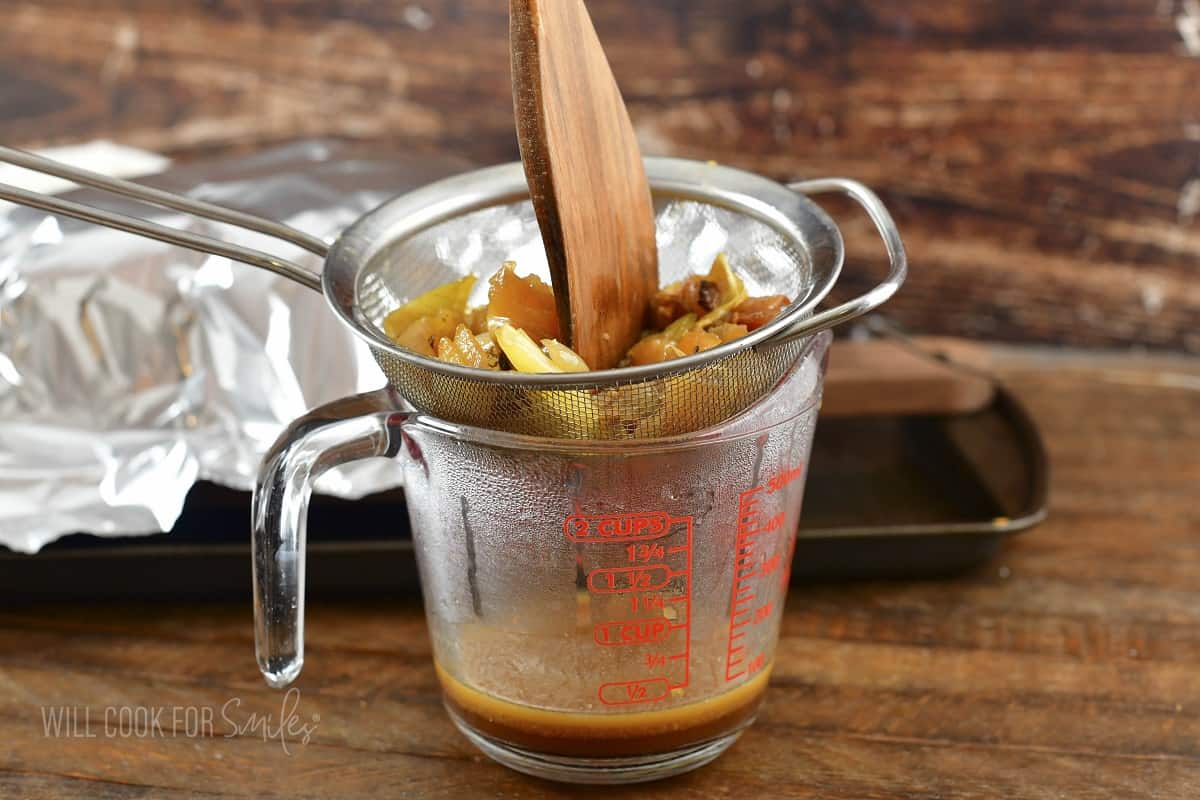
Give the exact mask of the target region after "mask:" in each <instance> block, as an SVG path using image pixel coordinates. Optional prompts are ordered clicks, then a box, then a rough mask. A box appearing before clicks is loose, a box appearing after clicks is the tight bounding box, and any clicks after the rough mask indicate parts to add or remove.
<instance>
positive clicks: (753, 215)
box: [0, 147, 906, 439]
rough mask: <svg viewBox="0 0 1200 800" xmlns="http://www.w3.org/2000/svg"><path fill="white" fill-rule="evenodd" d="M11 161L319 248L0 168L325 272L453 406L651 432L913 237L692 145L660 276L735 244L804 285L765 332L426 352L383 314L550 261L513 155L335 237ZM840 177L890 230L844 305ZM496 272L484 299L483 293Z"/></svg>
mask: <svg viewBox="0 0 1200 800" xmlns="http://www.w3.org/2000/svg"><path fill="white" fill-rule="evenodd" d="M0 161H6V162H9V163H12V164H16V165H17V166H21V167H25V168H27V169H31V170H34V171H37V172H42V173H45V174H49V175H54V176H57V177H60V178H65V179H67V180H70V181H73V182H75V183H78V184H81V185H85V186H91V187H94V188H97V189H103V190H107V191H111V192H113V193H116V194H120V195H123V196H126V197H131V198H134V199H137V200H140V201H144V202H146V203H149V204H152V205H158V206H163V207H167V208H172V209H175V210H179V211H184V212H188V213H192V214H195V215H197V216H201V217H205V218H208V219H213V220H216V221H219V222H224V223H228V224H232V225H236V226H239V227H242V228H246V229H248V230H252V231H256V232H258V233H262V234H265V235H268V236H272V237H275V238H278V239H281V240H284V241H287V242H290V243H292V244H295V245H298V246H300V247H302V248H304V249H306V250H308V251H310V252H312V253H315V254H317V255H319V256H322V257H323V258H325V265H324V269H323V271H322V273H321V274H320V275H319V276H318V275H316V274H314V273H313V272H312V271H310V270H309V269H308V268H306V267H303V266H301V265H299V264H295V263H293V262H290V261H288V260H286V259H283V258H279V257H276V256H273V255H270V254H268V253H265V252H262V251H257V250H252V249H248V248H244V247H241V246H236V245H232V244H229V243H227V242H222V241H220V240H217V239H212V238H209V237H205V236H200V235H197V234H193V233H189V232H186V231H181V230H176V229H172V228H167V227H165V226H162V225H159V224H157V223H154V222H150V221H147V220H143V219H136V218H132V217H127V216H124V215H120V214H115V213H112V212H107V211H103V210H100V209H96V208H93V207H90V206H85V205H81V204H79V203H75V202H72V201H69V200H64V199H62V198H56V197H49V196H45V195H39V194H35V193H32V192H27V191H24V190H22V189H18V188H16V187H12V186H7V185H3V184H0V199H5V200H10V201H12V202H16V203H20V204H23V205H28V206H32V207H34V208H39V209H42V210H45V211H50V212H54V213H59V214H63V215H65V216H70V217H75V218H78V219H83V220H86V221H90V222H96V223H99V224H101V225H106V226H108V227H112V228H117V229H120V230H125V231H129V232H132V233H137V234H140V235H143V236H148V237H150V238H154V239H158V240H160V241H165V242H169V243H172V244H177V245H181V246H183V247H188V248H191V249H194V250H199V251H202V252H207V253H212V254H215V255H220V256H225V257H228V258H231V259H234V260H237V261H241V262H244V263H248V264H252V265H254V266H258V267H261V268H264V269H268V270H271V271H273V272H277V273H279V274H282V275H285V276H286V277H289V278H292V279H293V280H296V281H299V282H300V283H303V284H304V285H306V286H309V287H310V288H313V289H318V290H323V291H324V293H325V296H326V299H327V300H328V302H329V304H330V306H331V307H332V308H333V310H334V311H335V313H337V315H338V316H339V317H340V318H341V319H342V320H343V321H344V322H346V324H348V325H349V326H350V327H351V329H352V330H353V331H354V333H355V335H357V336H358V337H360V338H362V339H364V340H365V341H366V342H367V343H368V345H369V346H370V348H371V351H372V353H373V354H374V356H375V359H376V361H377V362H378V363H379V366H380V367H381V368H382V369H383V372H384V373H385V374H386V375H387V377H388V380H389V381H390V382H391V384H392V386H393V387H395V389H396V390H398V392H399V393H400V394H401V395H402V396H403V397H404V398H405V399H406V400H407V401H408V402H409V403H411V404H412V405H413V406H414V407H415V408H417V409H418V410H420V411H424V412H426V413H429V414H432V415H434V416H437V417H440V418H442V419H445V420H448V421H450V422H454V423H459V424H466V425H473V426H477V427H484V428H490V429H494V430H503V431H508V432H512V433H523V434H530V435H537V436H550V437H561V438H575V439H641V438H656V437H660V436H667V435H673V434H680V433H688V432H692V431H696V430H700V429H702V428H706V427H709V426H711V425H715V424H717V423H719V422H721V421H723V420H725V419H728V418H729V417H731V416H733V415H734V414H736V413H738V412H739V411H742V410H743V409H745V408H747V407H748V406H750V405H751V404H752V403H753V402H754V401H755V400H757V399H758V398H759V397H761V396H762V395H764V394H765V393H766V392H767V391H769V390H770V389H771V388H772V387H773V386H774V385H775V384H776V383H778V381H779V380H780V378H781V377H782V376H783V375H784V374H785V373H786V372H787V370H788V368H789V367H790V366H791V365H792V364H793V363H794V362H795V360H796V358H797V356H798V355H799V354H800V352H801V351H802V349H803V345H804V339H805V338H806V337H808V336H809V335H811V334H813V333H815V332H817V331H819V330H823V329H825V328H829V327H831V326H833V325H836V324H838V323H841V322H843V321H845V320H848V319H852V318H854V317H856V316H859V315H861V314H863V313H865V312H867V311H870V310H871V309H874V308H876V307H877V306H879V305H880V304H882V303H883V302H884V301H886V300H887V299H888V298H889V297H891V295H892V294H893V293H894V292H895V291H896V289H898V288H899V286H900V284H901V283H902V282H903V280H904V277H905V272H906V262H905V256H904V248H903V246H902V244H901V242H900V237H899V234H898V233H897V231H896V228H895V224H894V223H893V222H892V219H891V217H890V215H889V214H888V212H887V210H886V209H885V208H884V207H883V205H882V203H880V201H879V199H878V198H877V197H876V196H875V195H874V194H873V193H872V192H871V191H870V190H869V189H867V188H866V187H865V186H862V185H861V184H859V183H856V182H854V181H849V180H845V179H838V178H830V179H821V180H814V181H805V182H801V183H797V184H792V185H791V186H789V187H785V186H783V185H780V184H777V183H775V182H773V181H770V180H767V179H765V178H762V177H759V176H756V175H752V174H750V173H746V172H742V171H740V170H735V169H731V168H728V167H721V166H717V165H714V164H707V163H701V162H695V161H685V160H680V159H662V158H651V159H647V160H646V175H647V178H648V179H649V181H650V187H651V193H652V195H653V197H654V203H655V213H656V220H657V241H658V248H659V271H660V280H661V282H662V283H663V284H667V283H671V282H673V281H677V280H680V279H682V278H684V277H686V276H687V275H690V274H695V273H703V272H706V271H707V269H708V267H709V265H710V264H711V262H712V260H713V258H715V257H716V255H717V254H718V253H725V254H726V255H727V256H728V258H729V261H730V263H731V264H732V265H733V267H734V269H735V270H736V271H737V272H738V273H739V274H740V275H741V276H742V277H743V278H744V279H745V281H746V284H747V288H748V289H749V291H750V293H751V294H752V295H766V294H783V295H787V296H788V297H791V298H793V302H792V303H791V304H790V305H789V306H788V307H787V308H786V309H785V310H784V311H783V312H782V313H781V314H780V315H779V316H778V317H777V318H776V319H775V320H773V321H772V322H770V323H769V324H767V325H765V326H763V327H762V328H760V329H758V330H756V331H754V332H753V333H751V334H749V335H748V336H745V337H743V338H741V339H738V340H736V341H733V342H729V343H727V344H723V345H721V346H719V347H716V348H713V349H712V350H708V351H705V352H702V353H698V354H695V355H690V356H687V357H684V358H680V359H676V360H673V361H668V362H664V363H662V364H654V365H649V366H643V367H628V368H622V369H614V370H605V371H599V372H588V373H574V374H561V375H529V374H523V373H517V372H492V371H486V370H477V369H472V368H469V367H461V366H457V365H454V364H448V363H445V362H441V361H438V360H436V359H432V358H426V357H423V356H420V355H417V354H416V353H413V352H411V351H408V350H405V349H404V348H401V347H399V346H397V345H395V344H394V343H393V342H392V341H391V340H390V339H388V337H387V336H386V335H385V334H384V333H383V326H382V323H383V319H384V317H385V316H386V315H387V314H388V313H389V312H390V311H392V310H393V309H395V308H397V307H399V306H400V305H401V304H402V303H403V302H404V301H405V300H406V299H409V298H412V297H415V296H417V295H419V294H422V293H423V292H426V291H428V290H430V289H433V288H435V287H437V286H440V285H442V284H444V283H447V282H449V281H451V280H454V279H456V278H458V277H461V276H462V275H465V274H467V273H472V272H473V273H476V274H479V275H481V276H484V277H487V276H489V275H490V274H491V273H492V272H493V271H495V270H496V269H497V268H498V267H499V266H500V264H501V263H502V262H504V261H506V260H513V261H516V262H517V264H518V269H519V271H520V272H534V273H538V274H540V275H542V277H544V278H547V279H548V276H549V272H548V268H547V266H546V256H545V252H544V250H543V249H542V244H541V239H540V236H539V234H538V228H537V221H536V218H535V217H534V214H533V210H532V207H531V204H530V202H529V190H528V188H527V186H526V182H525V175H524V172H523V170H522V168H521V165H520V164H519V163H516V164H507V165H504V166H499V167H492V168H488V169H482V170H478V171H475V172H471V173H467V174H465V175H460V176H457V177H454V178H449V179H446V180H443V181H439V182H437V183H433V184H430V185H429V186H426V187H424V188H422V189H418V190H417V191H414V192H411V193H409V194H406V195H403V196H400V197H398V198H396V199H394V200H391V201H389V202H387V203H384V204H383V205H382V206H380V207H379V208H377V209H375V210H374V211H372V212H370V213H369V214H367V215H366V216H364V217H363V218H362V219H360V220H359V221H358V222H356V223H355V224H353V225H352V226H350V227H349V228H348V229H347V230H346V231H345V232H344V233H343V234H342V235H341V236H340V237H339V238H338V239H337V241H335V242H334V243H333V244H332V246H328V245H326V244H325V243H324V242H322V241H320V240H318V239H315V238H313V237H311V236H308V235H307V234H304V233H302V232H300V231H296V230H294V229H291V228H288V227H287V226H284V225H281V224H279V223H276V222H272V221H269V220H264V219H261V218H258V217H254V216H251V215H248V214H243V213H241V212H236V211H232V210H230V209H225V208H221V207H218V206H213V205H211V204H207V203H203V202H200V201H196V200H192V199H189V198H183V197H179V196H177V195H172V194H170V193H167V192H162V191H159V190H155V189H150V188H148V187H144V186H139V185H137V184H133V183H129V182H126V181H120V180H116V179H112V178H107V177H105V176H101V175H97V174H95V173H91V172H87V171H85V170H80V169H76V168H73V167H68V166H66V165H63V164H60V163H57V162H54V161H51V160H48V159H44V158H41V157H39V156H35V155H32V154H30V153H26V152H23V151H20V150H14V149H10V148H4V147H0ZM823 192H838V193H842V194H846V195H849V196H850V197H852V198H853V199H855V200H856V201H858V202H859V203H860V204H861V205H862V206H863V208H864V209H865V210H866V212H867V214H868V215H869V216H870V217H871V219H872V221H873V222H874V223H875V225H876V227H877V228H878V229H879V232H880V234H881V235H882V237H883V241H884V244H885V246H886V248H887V251H888V256H889V259H890V269H889V273H888V276H887V278H886V279H885V280H884V282H882V283H880V284H879V285H878V286H876V287H875V288H874V289H872V290H871V291H869V292H867V293H866V294H864V295H862V296H860V297H858V298H856V299H854V300H851V301H849V302H847V303H844V304H842V305H840V306H837V307H836V308H833V309H829V310H826V311H822V312H820V313H815V311H814V310H815V307H816V306H817V304H818V303H820V302H821V300H822V299H823V298H824V297H825V296H826V294H828V292H829V290H830V289H831V288H832V287H833V284H834V282H835V281H836V280H837V277H838V274H839V272H840V270H841V267H842V261H843V255H844V253H843V243H842V237H841V234H840V232H839V231H838V228H837V226H836V225H835V224H834V223H833V221H832V220H830V219H829V217H828V216H827V215H826V214H825V213H824V212H823V211H822V210H821V209H820V208H819V207H818V206H817V205H815V204H814V203H813V202H812V201H811V200H809V199H808V198H807V197H806V196H805V195H807V194H816V193H823ZM486 291H487V286H486V281H480V282H479V283H478V284H477V286H476V295H475V296H474V297H472V302H473V303H476V302H478V303H482V302H483V301H484V300H485V298H486Z"/></svg>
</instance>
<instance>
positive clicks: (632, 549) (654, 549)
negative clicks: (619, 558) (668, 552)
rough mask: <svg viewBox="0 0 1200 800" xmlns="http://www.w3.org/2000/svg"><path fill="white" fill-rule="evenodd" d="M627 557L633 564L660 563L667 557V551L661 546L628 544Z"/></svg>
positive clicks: (626, 546)
mask: <svg viewBox="0 0 1200 800" xmlns="http://www.w3.org/2000/svg"><path fill="white" fill-rule="evenodd" d="M625 555H626V556H627V557H628V558H629V561H630V562H631V563H634V564H636V563H637V562H639V561H640V562H642V563H643V564H645V563H648V562H650V561H658V560H660V559H662V558H664V556H665V551H664V550H663V546H662V545H661V544H627V545H625Z"/></svg>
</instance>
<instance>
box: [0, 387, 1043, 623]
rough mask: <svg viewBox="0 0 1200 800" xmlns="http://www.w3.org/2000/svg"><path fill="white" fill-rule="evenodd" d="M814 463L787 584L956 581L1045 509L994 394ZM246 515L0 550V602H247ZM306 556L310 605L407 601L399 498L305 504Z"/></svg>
mask: <svg viewBox="0 0 1200 800" xmlns="http://www.w3.org/2000/svg"><path fill="white" fill-rule="evenodd" d="M811 464H812V467H811V471H810V474H809V477H808V484H807V488H806V491H805V500H804V511H803V514H802V518H801V524H800V533H799V536H798V538H797V543H796V552H795V559H794V562H793V567H792V581H793V582H794V583H809V582H813V581H827V580H854V579H876V578H917V577H937V576H943V575H949V574H953V573H956V572H960V571H962V570H965V569H968V568H970V567H972V566H974V565H977V564H979V563H980V562H982V561H985V560H986V559H988V558H989V557H991V556H992V555H993V554H994V553H995V552H996V550H997V549H998V548H999V547H1000V546H1001V545H1002V543H1003V542H1004V541H1005V540H1006V539H1007V538H1008V537H1009V536H1011V535H1013V534H1015V533H1018V532H1020V531H1023V530H1026V529H1027V528H1030V527H1031V526H1033V525H1035V524H1036V523H1037V522H1039V521H1041V520H1042V519H1043V518H1044V517H1045V514H1046V497H1047V481H1048V469H1047V464H1046V455H1045V451H1044V448H1043V446H1042V442H1041V439H1040V437H1039V435H1038V432H1037V429H1036V428H1035V426H1034V425H1033V422H1032V421H1031V419H1030V418H1029V415H1028V414H1027V413H1026V411H1025V409H1024V408H1023V407H1022V406H1021V404H1020V403H1019V402H1018V401H1017V400H1016V398H1014V397H1013V396H1012V395H1011V394H1010V393H1009V392H1007V391H1006V390H1004V389H1003V388H1001V387H997V388H996V390H995V391H994V392H993V393H992V394H991V398H990V402H988V404H987V405H986V406H984V407H983V408H981V409H979V410H976V411H973V412H971V413H955V414H916V415H902V416H880V415H873V416H871V415H869V416H852V417H834V418H832V419H826V418H824V417H823V418H822V419H821V422H820V424H819V425H818V427H817V433H816V439H815V442H814V445H813V454H812V459H811ZM249 517H250V497H249V495H248V494H246V493H244V492H236V491H232V490H229V489H223V488H221V487H218V486H214V485H211V484H203V483H202V484H198V485H197V486H196V487H195V488H194V489H193V490H192V492H191V494H190V495H189V496H188V500H187V503H186V505H185V508H184V512H183V515H182V517H181V518H180V520H179V522H178V523H177V524H176V526H175V529H174V530H173V531H171V532H170V533H169V534H165V535H160V536H150V537H130V538H117V539H103V538H96V537H92V536H85V535H73V536H68V537H65V538H63V539H60V540H59V541H57V542H55V543H53V544H51V545H49V546H47V547H46V548H44V549H43V550H42V552H40V553H38V554H37V555H34V556H26V555H19V554H15V553H7V552H5V553H0V596H3V597H5V598H6V599H35V598H39V597H88V598H98V597H111V598H117V597H122V598H129V597H163V596H171V597H224V598H235V597H236V598H243V599H246V600H247V601H248V600H249V594H250V545H249V527H248V521H249ZM308 553H309V555H308V575H307V582H308V590H309V593H310V596H314V597H319V596H327V597H328V596H364V595H369V596H380V595H405V594H413V593H415V592H416V591H417V571H416V564H415V562H414V558H413V550H412V540H411V533H410V531H409V527H408V514H407V510H406V509H405V507H404V496H403V492H402V491H399V490H397V491H394V492H387V493H383V494H378V495H374V496H372V497H369V498H366V499H363V500H358V501H355V502H347V501H341V500H335V499H331V498H325V497H317V498H314V499H313V502H312V506H311V509H310V516H309V524H308Z"/></svg>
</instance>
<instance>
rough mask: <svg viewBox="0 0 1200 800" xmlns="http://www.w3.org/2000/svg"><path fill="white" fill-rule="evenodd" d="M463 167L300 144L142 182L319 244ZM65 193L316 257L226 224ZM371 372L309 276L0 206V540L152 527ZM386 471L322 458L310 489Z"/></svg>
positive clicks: (25, 547)
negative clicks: (322, 470) (297, 280)
mask: <svg viewBox="0 0 1200 800" xmlns="http://www.w3.org/2000/svg"><path fill="white" fill-rule="evenodd" d="M468 166H469V165H468V164H466V163H465V162H459V161H454V160H450V159H431V158H429V157H419V158H415V157H406V158H395V157H388V158H380V157H378V156H376V157H365V156H364V155H363V154H362V153H358V152H354V151H353V150H352V149H350V148H348V147H345V146H340V145H333V144H328V143H323V142H309V143H303V144H298V145H290V146H287V147H283V148H279V149H276V150H272V151H269V152H265V153H260V154H257V155H254V156H249V157H244V158H236V159H224V160H220V161H211V162H208V163H201V164H196V163H193V164H190V165H188V166H186V167H182V168H176V169H172V170H169V171H168V172H166V173H163V174H162V175H161V176H156V177H155V178H152V179H149V180H147V181H146V183H149V184H152V185H156V186H160V187H162V188H166V189H169V190H172V191H182V192H185V193H186V194H189V195H191V196H193V197H197V198H201V199H204V200H208V201H210V202H214V203H218V204H222V205H228V206H231V207H235V208H239V209H242V210H245V211H249V212H252V213H255V214H259V215H262V216H265V217H269V218H271V219H277V220H281V221H283V222H286V223H287V224H289V225H292V226H294V227H296V228H299V229H301V230H304V231H307V232H308V233H311V234H314V235H316V236H320V237H322V238H325V239H331V238H332V237H333V236H335V235H336V234H337V232H338V231H340V230H341V229H342V228H343V227H345V226H346V225H347V224H349V223H350V222H352V221H354V220H355V219H356V218H358V217H359V216H361V215H362V214H363V213H365V212H366V211H368V210H369V209H371V208H373V207H374V206H376V205H378V204H379V203H380V202H382V201H383V200H385V199H387V198H388V197H390V196H392V195H395V194H398V193H400V192H403V191H406V190H408V189H411V188H414V187H416V186H418V185H421V184H424V183H428V182H429V181H431V180H435V179H436V178H439V177H442V176H444V175H447V174H451V173H453V172H459V171H462V170H464V169H466V168H468ZM70 196H71V197H72V199H76V200H78V201H80V202H86V203H92V204H103V205H105V206H106V207H108V208H113V209H115V210H119V211H123V212H126V213H137V214H139V215H142V216H147V217H149V218H152V219H155V220H156V221H159V222H162V223H164V224H167V225H171V226H174V227H184V228H186V229H188V230H194V231H197V232H200V233H205V234H208V235H217V236H221V237H223V238H226V239H229V240H231V241H235V242H238V243H242V244H248V245H251V246H256V247H259V248H260V249H269V250H270V252H275V253H278V254H279V255H282V256H285V257H288V258H292V259H295V260H307V263H312V264H313V265H314V267H315V266H317V264H318V260H317V259H316V258H315V257H313V256H309V255H307V254H302V253H301V252H300V251H299V250H297V249H296V248H294V247H292V246H290V245H286V244H282V243H277V242H273V241H270V240H264V239H263V238H262V237H260V236H258V235H257V234H252V233H247V232H244V231H240V230H237V229H232V228H229V227H228V226H223V225H220V224H217V223H209V222H206V221H202V220H200V221H198V220H194V219H191V218H189V217H186V216H184V215H180V214H176V213H173V212H154V211H150V212H147V209H146V208H145V207H139V206H136V205H133V204H131V203H128V202H126V201H121V200H115V201H114V200H113V199H111V198H106V197H104V196H102V195H100V194H98V193H96V192H94V191H90V190H87V191H78V192H75V193H73V194H72V195H70ZM383 383H384V379H383V376H382V374H381V373H380V372H379V370H378V368H377V367H376V365H375V362H374V361H373V360H372V359H371V356H370V354H369V352H368V351H367V349H366V347H365V345H362V344H361V343H359V342H357V341H356V340H355V339H354V338H353V337H352V336H351V335H350V333H349V332H348V331H347V330H346V329H345V328H343V327H342V326H341V325H340V324H339V323H338V322H337V321H336V320H335V319H334V317H333V315H332V314H331V313H330V312H329V311H328V310H327V309H326V308H325V304H324V300H323V298H322V297H321V296H320V295H318V294H317V293H315V292H313V291H311V290H309V289H306V288H304V287H301V286H299V285H297V284H294V283H291V282H289V281H287V280H286V279H284V278H280V277H277V276H275V275H272V274H270V273H267V272H263V271H261V270H257V269H255V268H253V267H248V266H245V265H242V264H238V263H236V262H230V261H229V260H227V259H223V258H218V257H214V256H208V255H205V254H201V253H195V252H191V251H188V250H182V249H179V248H174V247H170V246H168V245H164V244H160V243H157V242H151V241H147V240H143V239H140V238H137V237H135V236H131V235H129V234H125V233H120V232H116V231H111V230H107V229H103V228H97V227H95V226H90V225H86V224H84V223H79V222H75V221H73V220H64V219H59V218H56V217H54V216H52V215H47V214H45V213H42V212H35V211H32V210H29V209H21V208H17V207H14V206H9V205H7V204H4V203H0V544H3V545H6V546H8V547H9V548H11V549H14V550H17V551H22V552H36V551H37V550H38V549H39V548H41V547H42V546H43V545H44V544H46V543H47V542H50V541H52V540H53V539H55V538H57V537H59V536H61V535H63V534H66V533H71V532H76V531H81V532H90V533H94V534H99V535H110V536H117V535H130V534H142V533H155V532H161V531H166V530H169V529H170V528H171V526H172V525H173V524H174V522H175V520H176V519H177V518H178V516H179V514H180V511H181V509H182V507H183V501H184V498H185V497H186V495H187V493H188V490H189V489H190V488H191V487H192V485H193V484H194V483H195V482H196V481H198V480H209V481H213V482H216V483H219V484H223V485H225V486H230V487H233V488H237V489H249V488H250V487H251V486H252V485H253V481H254V476H255V474H256V472H257V468H258V464H259V461H260V459H261V457H262V454H263V452H264V451H265V449H266V448H267V447H268V446H269V445H270V443H271V442H272V441H273V440H274V439H275V438H276V437H277V436H278V434H279V433H280V432H281V430H282V429H283V427H284V426H285V425H286V424H287V423H288V422H289V421H290V420H292V419H294V418H295V417H297V416H299V415H300V414H302V413H303V412H305V411H306V410H308V409H310V408H312V407H314V406H316V405H319V404H321V403H324V402H328V401H330V400H333V399H336V398H338V397H342V396H345V395H347V394H352V393H355V392H360V391H367V390H370V389H374V388H378V387H379V386H382V385H383ZM399 480H400V473H399V470H398V469H397V468H396V467H395V466H394V465H393V464H392V463H391V462H388V461H385V460H381V459H380V460H374V461H368V462H361V463H358V464H355V465H352V466H350V467H347V468H343V469H338V470H334V471H331V472H330V473H328V474H327V475H326V476H325V477H324V478H323V479H322V480H321V482H320V483H319V484H318V486H317V489H318V491H321V492H325V493H328V494H333V495H337V496H340V497H347V498H355V497H360V496H362V495H365V494H369V493H372V492H375V491H380V490H383V489H387V488H392V487H394V486H396V485H398V484H399Z"/></svg>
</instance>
